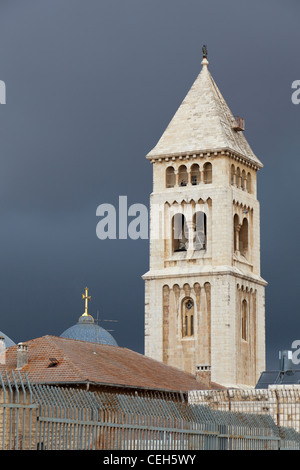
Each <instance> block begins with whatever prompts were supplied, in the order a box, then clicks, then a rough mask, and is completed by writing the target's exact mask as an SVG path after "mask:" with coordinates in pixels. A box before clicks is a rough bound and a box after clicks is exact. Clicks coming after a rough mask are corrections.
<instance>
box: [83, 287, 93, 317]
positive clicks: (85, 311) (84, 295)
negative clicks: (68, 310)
mask: <svg viewBox="0 0 300 470" xmlns="http://www.w3.org/2000/svg"><path fill="white" fill-rule="evenodd" d="M84 290H85V294H82V299H83V300H85V310H84V314H83V315H88V302H89V300H91V296H90V295H88V291H89V289H88V287H85V289H84Z"/></svg>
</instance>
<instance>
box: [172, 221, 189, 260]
mask: <svg viewBox="0 0 300 470" xmlns="http://www.w3.org/2000/svg"><path fill="white" fill-rule="evenodd" d="M172 237H173V240H172V245H173V251H174V252H177V251H186V250H187V247H188V239H189V235H188V227H187V223H186V220H185V217H184V215H183V214H175V215H174V217H173V218H172Z"/></svg>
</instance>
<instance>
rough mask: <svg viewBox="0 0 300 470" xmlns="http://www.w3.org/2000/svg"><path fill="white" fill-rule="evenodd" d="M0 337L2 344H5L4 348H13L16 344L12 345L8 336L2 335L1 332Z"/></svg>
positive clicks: (0, 332)
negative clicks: (2, 340) (0, 337)
mask: <svg viewBox="0 0 300 470" xmlns="http://www.w3.org/2000/svg"><path fill="white" fill-rule="evenodd" d="M0 336H2V337H3V338H4V343H5V347H6V348H9V347H10V346H15V344H16V343H14V342H13V341H12V340H11V339H10V338H9V337H8V336H6V335H5V334H4V333H2V331H0Z"/></svg>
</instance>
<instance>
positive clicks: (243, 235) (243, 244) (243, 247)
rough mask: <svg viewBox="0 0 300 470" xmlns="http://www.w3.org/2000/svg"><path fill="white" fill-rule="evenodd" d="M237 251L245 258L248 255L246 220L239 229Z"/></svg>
mask: <svg viewBox="0 0 300 470" xmlns="http://www.w3.org/2000/svg"><path fill="white" fill-rule="evenodd" d="M239 249H240V253H241V254H242V255H244V256H245V257H246V256H247V253H248V220H247V219H246V218H245V219H244V220H243V223H242V226H241V229H240V237H239Z"/></svg>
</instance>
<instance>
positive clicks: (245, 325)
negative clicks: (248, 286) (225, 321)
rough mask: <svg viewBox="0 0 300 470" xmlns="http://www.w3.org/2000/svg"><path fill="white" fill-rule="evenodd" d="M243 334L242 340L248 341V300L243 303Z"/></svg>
mask: <svg viewBox="0 0 300 470" xmlns="http://www.w3.org/2000/svg"><path fill="white" fill-rule="evenodd" d="M241 323H242V324H241V330H242V331H241V333H242V339H243V340H245V341H247V339H248V306H247V300H243V302H242V322H241Z"/></svg>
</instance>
